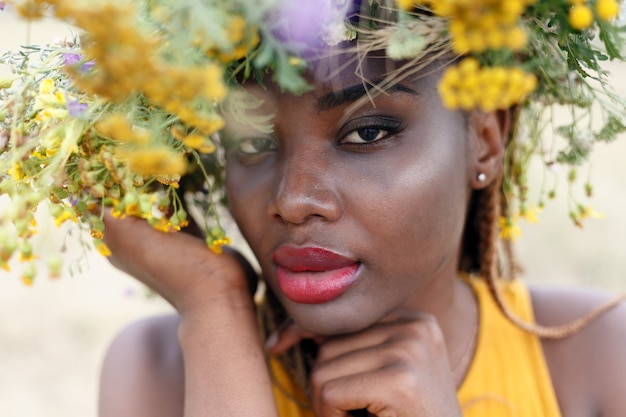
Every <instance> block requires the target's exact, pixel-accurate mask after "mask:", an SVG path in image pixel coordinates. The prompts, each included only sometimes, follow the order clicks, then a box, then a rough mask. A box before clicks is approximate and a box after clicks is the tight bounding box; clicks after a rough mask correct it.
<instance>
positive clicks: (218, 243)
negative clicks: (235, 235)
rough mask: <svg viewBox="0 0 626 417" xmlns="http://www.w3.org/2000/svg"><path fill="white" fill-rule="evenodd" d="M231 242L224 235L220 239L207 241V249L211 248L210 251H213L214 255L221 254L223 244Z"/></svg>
mask: <svg viewBox="0 0 626 417" xmlns="http://www.w3.org/2000/svg"><path fill="white" fill-rule="evenodd" d="M230 244H231V240H230V238H228V237H224V238H221V239H214V240H213V241H211V243H209V249H210V250H211V252H213V253H215V254H216V255H221V254H222V252H223V246H225V245H226V246H228V245H230Z"/></svg>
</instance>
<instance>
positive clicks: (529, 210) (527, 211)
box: [519, 206, 541, 224]
mask: <svg viewBox="0 0 626 417" xmlns="http://www.w3.org/2000/svg"><path fill="white" fill-rule="evenodd" d="M540 212H541V209H540V208H537V207H535V206H531V207H523V208H522V209H521V210H520V213H519V217H520V218H522V219H524V220H526V222H528V223H534V224H537V223H539V219H538V218H537V214H539V213H540Z"/></svg>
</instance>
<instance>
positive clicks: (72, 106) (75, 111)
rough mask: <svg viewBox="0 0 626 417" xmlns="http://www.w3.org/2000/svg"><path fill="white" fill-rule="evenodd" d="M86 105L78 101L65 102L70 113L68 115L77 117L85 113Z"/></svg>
mask: <svg viewBox="0 0 626 417" xmlns="http://www.w3.org/2000/svg"><path fill="white" fill-rule="evenodd" d="M88 107H89V105H88V104H86V103H81V102H79V101H73V100H70V101H68V102H67V110H68V112H69V113H70V116H72V117H77V116H80V115H81V114H83V113H85V111H87V108H88Z"/></svg>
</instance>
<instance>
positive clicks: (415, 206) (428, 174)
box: [353, 136, 468, 275]
mask: <svg viewBox="0 0 626 417" xmlns="http://www.w3.org/2000/svg"><path fill="white" fill-rule="evenodd" d="M434 138H435V139H433V140H431V141H429V142H430V143H432V145H431V144H429V145H428V146H419V147H415V148H411V149H413V150H415V152H405V153H404V155H403V156H402V157H401V158H398V159H397V160H396V163H395V164H394V165H393V169H392V170H390V169H388V167H387V169H386V170H385V169H383V170H380V172H378V176H377V180H376V181H372V182H371V183H370V184H368V187H367V188H368V190H367V194H369V195H371V196H372V198H371V201H372V202H373V203H374V204H370V209H369V211H368V212H367V213H362V218H361V221H362V222H366V221H369V222H370V223H371V222H372V221H374V222H375V225H374V226H372V227H375V230H376V232H375V233H372V235H374V234H375V236H371V237H372V238H375V239H376V246H377V247H378V250H381V251H382V250H384V251H385V254H386V255H387V256H386V257H385V259H384V261H383V262H385V265H386V266H387V267H391V268H394V273H396V274H404V275H406V274H411V273H413V274H415V271H416V268H417V270H424V271H425V270H429V271H431V270H435V269H439V268H441V267H442V265H443V264H445V263H446V262H448V261H450V260H451V259H453V258H454V257H455V256H456V254H457V252H458V247H459V242H460V239H461V234H462V231H463V225H464V220H465V210H466V204H467V196H468V185H467V176H466V158H465V151H464V148H463V145H462V144H459V146H454V143H453V142H451V141H450V139H449V138H448V139H446V138H441V137H436V136H435V137H434ZM446 143H448V144H449V145H448V146H446V145H445V144H446ZM364 193H366V191H365V190H361V194H364ZM353 210H357V209H356V208H353ZM367 219H369V220H367Z"/></svg>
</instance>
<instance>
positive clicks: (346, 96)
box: [316, 82, 419, 111]
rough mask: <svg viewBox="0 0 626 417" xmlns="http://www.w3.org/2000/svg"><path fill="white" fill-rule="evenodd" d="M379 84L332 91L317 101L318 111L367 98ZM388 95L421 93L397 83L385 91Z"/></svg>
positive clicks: (365, 84) (374, 83)
mask: <svg viewBox="0 0 626 417" xmlns="http://www.w3.org/2000/svg"><path fill="white" fill-rule="evenodd" d="M378 84H379V83H378V82H373V83H359V84H355V85H353V86H350V87H346V88H344V89H342V90H339V91H331V92H330V93H328V94H324V95H323V96H321V97H320V98H318V99H317V105H316V107H317V109H318V110H319V111H328V110H332V109H334V108H336V107H339V106H341V105H343V104H346V103H354V102H355V101H357V100H358V99H360V98H362V97H363V96H365V95H366V94H367V93H368V92H369V90H370V89H371V88H374V87H375V86H376V85H378ZM385 92H387V93H393V92H402V93H408V94H411V95H416V96H418V95H419V93H418V92H417V91H415V90H413V89H412V88H409V87H407V86H406V85H403V84H400V83H396V84H393V85H392V86H390V87H388V88H386V89H385Z"/></svg>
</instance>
